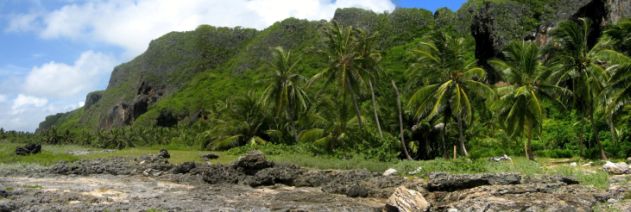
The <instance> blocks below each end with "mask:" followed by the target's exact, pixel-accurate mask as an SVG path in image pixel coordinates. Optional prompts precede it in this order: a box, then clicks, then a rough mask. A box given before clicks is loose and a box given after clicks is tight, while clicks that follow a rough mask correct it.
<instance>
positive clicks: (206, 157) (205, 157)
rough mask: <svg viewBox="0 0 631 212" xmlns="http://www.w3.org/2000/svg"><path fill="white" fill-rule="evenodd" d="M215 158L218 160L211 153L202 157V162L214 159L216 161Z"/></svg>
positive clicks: (217, 156) (216, 156)
mask: <svg viewBox="0 0 631 212" xmlns="http://www.w3.org/2000/svg"><path fill="white" fill-rule="evenodd" d="M217 158H219V155H215V154H213V153H209V154H205V155H202V159H204V160H214V159H217Z"/></svg>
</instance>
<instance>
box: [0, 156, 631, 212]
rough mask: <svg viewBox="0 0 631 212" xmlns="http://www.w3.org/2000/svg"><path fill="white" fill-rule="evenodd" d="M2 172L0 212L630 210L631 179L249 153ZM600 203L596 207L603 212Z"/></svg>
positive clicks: (90, 162)
mask: <svg viewBox="0 0 631 212" xmlns="http://www.w3.org/2000/svg"><path fill="white" fill-rule="evenodd" d="M161 155H162V154H160V155H154V156H146V157H141V158H137V159H122V158H115V159H98V160H86V161H77V162H73V163H59V164H56V165H54V166H51V167H34V168H29V169H25V168H22V167H14V168H3V170H0V184H1V185H0V211H104V210H109V211H112V210H114V211H116V210H122V211H143V210H149V209H159V210H165V211H242V210H248V211H340V210H342V211H384V210H385V211H592V210H593V209H594V207H596V206H597V205H606V206H607V207H611V208H617V209H619V210H622V211H627V210H630V209H631V207H629V205H631V204H629V202H627V201H626V200H625V199H626V197H625V195H626V194H627V192H628V191H629V190H630V189H631V186H629V185H627V184H628V183H627V178H628V177H626V175H618V176H613V177H612V180H610V181H611V186H610V188H609V189H608V190H599V189H596V188H593V187H590V186H584V185H581V184H580V183H579V182H578V181H577V180H575V179H571V178H567V177H560V176H522V175H519V174H514V173H494V174H462V175H452V174H446V173H432V174H430V175H429V176H428V178H427V179H423V178H416V177H402V176H396V175H389V176H384V175H383V174H381V173H375V172H370V171H366V170H314V169H308V168H302V167H298V166H294V165H285V164H275V163H273V162H271V161H268V160H266V159H265V156H264V155H263V154H261V153H260V152H251V153H249V154H247V155H245V156H243V157H241V158H239V160H237V161H235V162H234V163H233V164H231V165H209V164H201V163H192V162H188V163H183V164H179V165H173V164H170V163H169V162H168V160H167V158H164V156H161ZM599 203H600V204H599Z"/></svg>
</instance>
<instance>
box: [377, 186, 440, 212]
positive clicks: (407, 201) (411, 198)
mask: <svg viewBox="0 0 631 212" xmlns="http://www.w3.org/2000/svg"><path fill="white" fill-rule="evenodd" d="M429 206H430V204H429V202H427V200H425V198H424V197H423V194H421V193H420V192H417V191H414V190H410V189H407V188H406V187H405V186H400V187H398V188H397V189H396V190H395V191H394V193H393V194H392V196H390V198H388V202H387V203H386V211H427V210H428V209H429Z"/></svg>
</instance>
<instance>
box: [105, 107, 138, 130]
mask: <svg viewBox="0 0 631 212" xmlns="http://www.w3.org/2000/svg"><path fill="white" fill-rule="evenodd" d="M133 112H134V111H133V108H132V107H131V106H129V105H128V104H126V103H123V102H121V103H119V104H117V105H116V106H114V107H113V108H112V110H111V111H110V112H109V113H108V114H107V116H106V118H105V119H102V120H101V127H102V128H106V129H109V128H112V127H120V126H125V125H129V124H130V123H131V121H132V120H133Z"/></svg>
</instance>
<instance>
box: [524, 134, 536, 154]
mask: <svg viewBox="0 0 631 212" xmlns="http://www.w3.org/2000/svg"><path fill="white" fill-rule="evenodd" d="M531 144H532V127H528V140H527V141H526V143H525V144H524V152H525V153H526V159H528V160H533V161H534V160H535V157H534V155H533V154H532V150H531V149H530V146H531Z"/></svg>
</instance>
